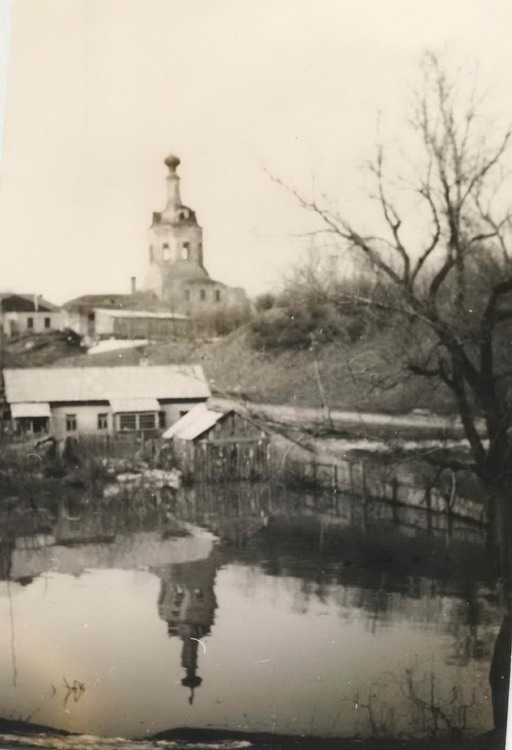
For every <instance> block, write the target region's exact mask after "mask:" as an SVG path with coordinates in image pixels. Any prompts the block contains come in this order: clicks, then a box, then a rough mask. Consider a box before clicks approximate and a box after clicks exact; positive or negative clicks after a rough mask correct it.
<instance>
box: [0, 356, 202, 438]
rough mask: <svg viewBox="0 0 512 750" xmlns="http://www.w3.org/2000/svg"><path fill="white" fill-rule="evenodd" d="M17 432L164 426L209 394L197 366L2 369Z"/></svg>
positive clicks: (64, 434) (62, 433)
mask: <svg viewBox="0 0 512 750" xmlns="http://www.w3.org/2000/svg"><path fill="white" fill-rule="evenodd" d="M4 384H5V397H6V401H7V403H8V404H9V407H10V412H11V420H12V425H13V428H14V429H15V430H16V431H17V432H28V433H34V434H49V435H53V436H54V437H56V438H58V439H62V438H65V437H68V436H73V435H79V434H80V435H87V434H88V435H102V434H103V435H113V434H116V433H126V432H146V431H154V430H164V429H166V428H167V427H169V426H170V425H172V424H173V423H174V422H176V421H177V420H178V419H179V418H180V417H182V416H183V415H184V414H186V413H187V412H188V411H189V410H190V409H191V408H192V407H193V406H195V405H196V404H198V403H201V402H204V401H206V400H207V399H208V397H209V396H210V389H209V387H208V383H207V381H206V378H205V375H204V372H203V369H202V367H201V366H199V365H160V366H155V365H146V366H144V365H138V366H135V367H133V366H132V367H123V366H120V367H76V368H74V367H62V368H57V367H56V368H51V367H37V368H26V369H6V370H4Z"/></svg>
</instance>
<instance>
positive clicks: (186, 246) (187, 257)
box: [181, 242, 190, 260]
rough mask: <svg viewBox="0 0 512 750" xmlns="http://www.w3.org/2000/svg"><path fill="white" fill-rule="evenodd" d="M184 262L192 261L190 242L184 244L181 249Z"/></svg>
mask: <svg viewBox="0 0 512 750" xmlns="http://www.w3.org/2000/svg"><path fill="white" fill-rule="evenodd" d="M181 257H182V260H190V242H184V243H183V245H182V248H181Z"/></svg>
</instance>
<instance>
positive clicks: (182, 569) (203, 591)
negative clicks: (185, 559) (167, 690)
mask: <svg viewBox="0 0 512 750" xmlns="http://www.w3.org/2000/svg"><path fill="white" fill-rule="evenodd" d="M154 572H155V573H157V574H158V576H159V578H160V579H161V581H162V584H161V589H160V596H159V598H158V613H159V615H160V617H161V618H162V620H165V621H166V622H167V631H168V633H169V635H170V636H177V637H178V638H181V640H182V641H183V646H182V649H181V666H182V667H183V669H184V670H185V677H183V679H182V680H181V684H182V685H183V686H184V687H187V688H189V689H190V697H189V703H191V704H192V703H193V701H194V691H195V689H196V688H197V687H199V685H200V684H201V682H202V679H201V677H200V676H199V675H198V660H199V649H200V648H202V646H201V643H200V641H201V639H202V638H204V637H205V636H207V635H208V634H209V632H210V630H211V627H212V625H213V622H214V619H215V610H216V609H217V601H216V599H215V591H214V582H215V575H216V572H217V564H216V561H215V558H212V557H209V558H207V559H206V560H198V561H196V562H190V563H183V564H181V565H172V566H169V567H166V568H160V569H159V570H155V571H154Z"/></svg>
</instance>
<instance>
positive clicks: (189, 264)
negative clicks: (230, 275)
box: [143, 154, 248, 314]
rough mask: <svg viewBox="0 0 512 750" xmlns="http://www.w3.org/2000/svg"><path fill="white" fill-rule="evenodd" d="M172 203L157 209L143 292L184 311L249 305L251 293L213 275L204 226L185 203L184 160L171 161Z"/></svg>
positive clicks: (168, 161) (169, 184)
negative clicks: (206, 259)
mask: <svg viewBox="0 0 512 750" xmlns="http://www.w3.org/2000/svg"><path fill="white" fill-rule="evenodd" d="M164 163H165V165H166V167H167V169H168V174H167V203H166V205H165V208H164V210H163V211H161V212H154V213H153V221H152V223H151V226H150V228H149V257H148V260H149V269H148V272H147V274H146V278H145V281H144V286H143V291H144V292H148V293H152V294H154V295H155V296H156V297H157V298H158V300H159V301H160V302H162V303H164V304H165V305H166V306H168V307H170V308H171V309H172V310H176V311H179V312H183V313H189V314H194V313H198V312H200V311H203V310H204V311H206V310H208V309H212V308H213V309H215V308H218V307H224V308H226V307H228V308H229V307H245V306H246V305H247V304H248V301H247V297H246V294H245V292H244V290H243V289H241V288H239V287H229V286H226V285H225V284H223V283H221V282H220V281H215V280H214V279H212V278H210V276H209V274H208V271H207V270H206V268H205V267H204V263H203V230H202V228H201V227H200V226H199V224H198V221H197V218H196V215H195V213H194V211H193V210H192V209H191V208H188V206H185V205H183V203H182V202H181V195H180V178H179V175H178V174H177V169H178V166H179V164H180V160H179V159H178V157H177V156H174V155H173V154H170V155H169V156H168V157H167V158H166V159H165V162H164Z"/></svg>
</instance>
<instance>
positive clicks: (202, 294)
mask: <svg viewBox="0 0 512 750" xmlns="http://www.w3.org/2000/svg"><path fill="white" fill-rule="evenodd" d="M199 299H200V300H201V302H204V300H205V299H206V290H205V289H200V290H199Z"/></svg>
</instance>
